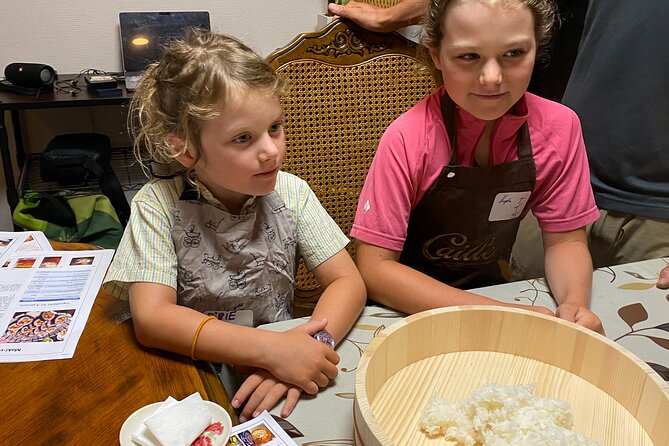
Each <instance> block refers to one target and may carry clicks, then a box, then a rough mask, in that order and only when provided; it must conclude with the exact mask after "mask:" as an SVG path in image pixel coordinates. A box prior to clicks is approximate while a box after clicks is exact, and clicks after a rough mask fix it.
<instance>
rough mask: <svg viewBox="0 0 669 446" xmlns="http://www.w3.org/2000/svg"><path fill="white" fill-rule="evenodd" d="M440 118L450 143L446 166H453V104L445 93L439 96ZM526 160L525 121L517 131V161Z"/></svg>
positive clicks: (529, 155) (528, 148) (527, 136)
mask: <svg viewBox="0 0 669 446" xmlns="http://www.w3.org/2000/svg"><path fill="white" fill-rule="evenodd" d="M441 117H442V119H443V120H444V125H445V127H446V133H447V134H448V139H449V140H450V141H451V160H450V162H449V163H448V164H449V165H451V166H455V165H457V163H458V148H457V147H458V146H457V139H456V135H457V132H456V131H455V123H456V114H455V102H453V99H451V97H450V96H449V95H448V93H446V92H444V94H443V95H442V96H441ZM527 158H532V145H531V143H530V130H529V127H528V125H527V121H525V122H523V125H521V126H520V129H518V159H527Z"/></svg>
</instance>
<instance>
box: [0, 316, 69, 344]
mask: <svg viewBox="0 0 669 446" xmlns="http://www.w3.org/2000/svg"><path fill="white" fill-rule="evenodd" d="M74 312H75V310H58V311H28V312H25V311H24V312H19V313H15V314H14V316H12V319H11V321H10V322H9V325H8V326H7V330H6V331H5V332H4V333H3V335H2V337H0V343H5V344H17V343H26V342H59V341H62V340H64V339H65V337H66V336H67V332H68V330H69V327H70V322H71V321H72V316H73V315H74Z"/></svg>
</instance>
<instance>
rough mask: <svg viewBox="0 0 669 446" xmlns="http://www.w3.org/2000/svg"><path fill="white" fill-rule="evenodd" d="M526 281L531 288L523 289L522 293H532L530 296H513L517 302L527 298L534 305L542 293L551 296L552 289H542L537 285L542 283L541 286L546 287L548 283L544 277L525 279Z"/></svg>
mask: <svg viewBox="0 0 669 446" xmlns="http://www.w3.org/2000/svg"><path fill="white" fill-rule="evenodd" d="M524 282H526V283H527V284H528V285H529V286H530V288H527V289H524V290H521V291H520V293H521V294H522V293H530V295H529V296H515V297H514V298H513V300H515V301H516V302H520V301H522V300H527V301H528V302H530V304H531V305H534V304H535V303H536V301H537V299H538V298H539V294H540V293H544V294H547V295H548V296H551V293H550V290H541V289H539V287H538V286H537V285H540V286H544V287H545V286H546V285H547V283H546V281H545V280H543V279H532V280H525V281H524Z"/></svg>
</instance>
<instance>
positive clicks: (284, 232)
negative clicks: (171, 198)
mask: <svg viewBox="0 0 669 446" xmlns="http://www.w3.org/2000/svg"><path fill="white" fill-rule="evenodd" d="M174 220H175V222H174V226H173V228H172V240H173V241H174V246H175V249H176V254H177V269H178V281H177V303H178V304H179V305H184V306H187V307H190V308H193V309H195V310H198V311H201V312H203V313H206V314H213V315H215V316H217V317H218V318H219V319H222V320H226V321H228V322H233V323H237V324H242V325H248V326H257V325H260V324H265V323H269V322H277V321H282V320H286V319H290V318H291V317H292V313H293V282H294V277H295V276H294V275H295V267H296V246H297V241H296V240H297V239H296V236H297V227H296V223H295V221H294V219H293V216H292V214H291V212H290V211H289V210H288V208H286V205H285V203H284V202H283V200H282V199H281V197H279V195H278V194H277V193H276V192H275V191H274V192H272V193H270V194H269V195H265V196H262V197H256V198H255V199H253V200H252V201H251V202H250V203H248V204H247V205H245V207H244V208H243V210H242V214H241V215H233V214H230V213H229V212H227V211H224V210H221V209H219V208H217V207H215V206H213V205H211V204H208V203H204V202H202V201H201V200H199V199H198V198H197V192H196V191H195V190H194V189H193V188H191V187H187V188H186V189H185V190H184V192H183V193H182V194H181V197H180V198H179V201H178V202H177V203H176V205H175V208H174Z"/></svg>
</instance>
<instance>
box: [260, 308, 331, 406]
mask: <svg viewBox="0 0 669 446" xmlns="http://www.w3.org/2000/svg"><path fill="white" fill-rule="evenodd" d="M326 325H327V320H326V319H323V320H320V321H309V322H307V323H305V324H302V325H299V326H297V327H295V328H292V329H290V330H288V331H285V332H281V333H275V336H276V337H275V338H274V340H273V341H272V345H270V346H268V348H267V350H266V353H265V360H264V361H263V362H264V364H263V365H262V368H263V369H266V370H268V371H269V372H270V373H271V374H272V375H274V376H275V377H276V378H278V379H279V380H281V381H284V382H286V383H289V384H293V385H295V386H297V387H299V388H300V389H302V390H304V391H305V392H306V393H308V394H310V395H314V394H316V393H318V389H319V387H325V386H327V385H328V384H329V383H330V380H331V379H333V378H335V377H336V376H337V373H338V370H337V364H338V363H339V355H338V354H337V353H336V352H335V351H334V350H333V349H331V348H330V347H329V346H327V345H325V344H323V343H322V342H319V341H317V340H316V339H314V338H313V337H312V336H313V335H314V334H316V333H318V332H319V331H321V330H324V329H325V326H326Z"/></svg>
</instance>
